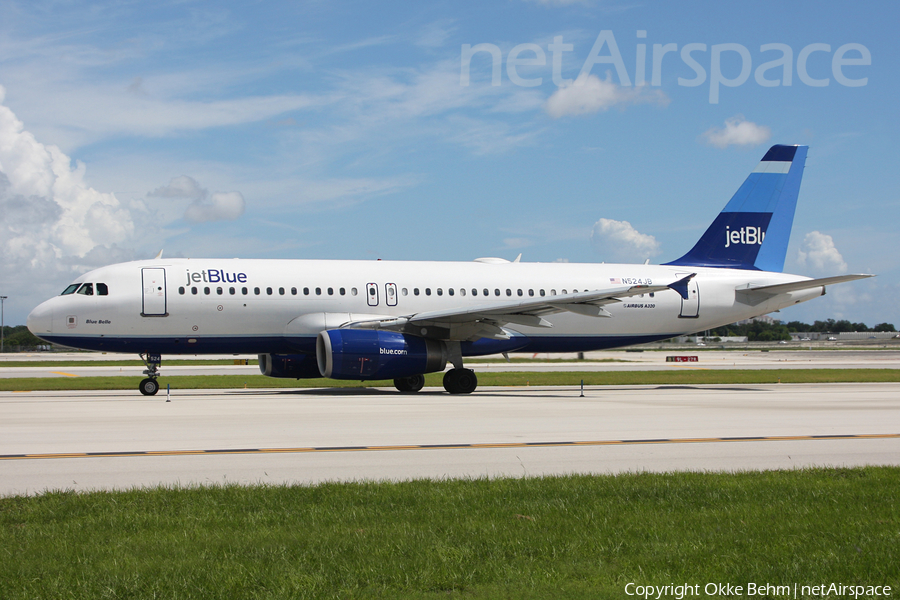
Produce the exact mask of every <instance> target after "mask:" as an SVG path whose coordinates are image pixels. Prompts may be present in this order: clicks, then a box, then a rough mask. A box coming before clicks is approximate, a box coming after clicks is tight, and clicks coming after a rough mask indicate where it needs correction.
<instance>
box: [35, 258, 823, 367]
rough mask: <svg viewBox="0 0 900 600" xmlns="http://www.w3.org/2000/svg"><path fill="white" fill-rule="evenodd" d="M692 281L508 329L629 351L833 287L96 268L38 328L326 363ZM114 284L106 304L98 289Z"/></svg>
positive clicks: (368, 271) (599, 267) (92, 342)
mask: <svg viewBox="0 0 900 600" xmlns="http://www.w3.org/2000/svg"><path fill="white" fill-rule="evenodd" d="M691 273H696V276H695V277H694V278H693V279H692V280H691V281H690V284H689V289H688V296H689V297H688V298H687V299H685V298H682V297H681V295H679V293H677V292H675V291H674V290H665V291H661V292H659V291H658V292H655V293H653V294H645V295H643V296H634V297H630V298H626V299H623V300H622V301H620V302H613V303H610V304H606V305H605V309H606V310H607V311H608V313H609V314H611V315H612V316H611V317H593V316H584V315H580V314H576V313H574V312H561V313H557V314H551V315H549V316H547V317H545V318H546V320H547V321H549V322H550V323H551V324H552V327H549V328H548V327H529V326H523V325H514V324H512V325H508V326H507V327H506V329H508V330H512V331H514V332H517V333H519V334H521V335H522V336H525V338H527V343H526V344H525V345H523V346H522V347H520V348H515V349H514V350H519V351H523V352H563V351H585V350H592V349H601V348H610V347H616V346H623V345H628V344H632V343H638V342H642V341H652V340H657V339H664V338H668V337H672V336H676V335H682V334H688V333H693V332H696V331H702V330H705V329H710V328H713V327H717V326H721V325H725V324H729V323H733V322H735V321H738V320H741V319H747V318H750V317H753V316H756V315H760V314H765V313H768V312H772V311H774V310H778V309H780V308H784V307H786V306H790V305H792V304H796V303H798V302H803V301H805V300H809V299H811V298H814V297H816V296H819V295H821V294H822V293H823V288H821V287H816V288H812V289H807V290H802V291H796V292H789V293H783V294H779V295H776V296H773V297H772V298H769V299H767V300H766V301H765V302H761V303H757V304H755V305H749V304H745V303H742V302H740V300H739V298H738V294H736V292H735V290H736V289H737V288H740V287H746V286H747V285H748V284H751V285H753V286H763V285H774V284H781V283H788V282H795V281H803V280H806V279H808V278H805V277H800V276H796V275H787V274H783V273H770V272H763V271H753V270H741V269H725V268H702V267H694V268H690V267H674V266H664V265H620V264H570V263H518V262H515V263H511V262H507V261H501V260H499V259H492V260H488V261H474V262H417V261H338V260H240V259H166V260H162V259H157V260H148V261H136V262H130V263H122V264H117V265H112V266H108V267H103V268H100V269H96V270H94V271H91V272H89V273H86V274H85V275H83V276H81V277H79V278H78V279H76V280H75V283H83V282H89V283H93V284H95V285H94V293H93V294H92V295H85V294H83V293H77V292H73V293H69V294H66V295H60V296H56V297H54V298H51V299H50V300H47V301H46V302H44V303H42V304H41V305H40V306H38V307H37V308H35V310H34V311H33V312H32V314H31V315H30V316H29V319H28V326H29V328H30V329H31V331H32V332H34V333H35V334H36V335H38V336H40V337H42V338H44V339H47V340H49V341H52V342H55V343H60V344H64V345H67V346H72V347H78V348H86V349H93V350H105V351H111V352H132V353H140V352H153V353H159V354H203V353H241V354H262V353H292V352H294V353H297V352H299V353H314V352H315V340H316V336H317V335H318V333H319V332H320V331H322V330H324V329H329V328H335V327H340V326H341V325H342V324H344V323H347V322H350V321H358V320H362V319H366V318H372V317H373V316H375V317H391V316H408V315H413V314H417V313H422V312H427V311H435V310H441V309H454V308H465V307H467V306H472V307H476V306H484V305H490V304H491V303H501V302H505V303H508V302H510V301H514V300H516V299H522V300H528V299H533V298H537V297H540V296H546V297H550V296H555V295H560V294H568V293H572V292H575V291H578V292H585V291H594V290H603V289H605V288H612V287H621V286H622V285H660V284H661V285H667V284H669V283H671V282H673V281H675V280H677V279H680V278H682V277H684V276H686V275H690V274H691ZM101 283H102V284H105V288H106V290H104V291H107V290H108V291H107V293H106V294H105V295H100V293H99V286H98V285H97V284H101Z"/></svg>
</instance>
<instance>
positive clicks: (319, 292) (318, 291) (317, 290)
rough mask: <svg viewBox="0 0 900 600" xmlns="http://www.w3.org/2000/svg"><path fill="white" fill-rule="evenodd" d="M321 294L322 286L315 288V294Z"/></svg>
mask: <svg viewBox="0 0 900 600" xmlns="http://www.w3.org/2000/svg"><path fill="white" fill-rule="evenodd" d="M373 293H374V292H373ZM321 295H322V288H316V296H321Z"/></svg>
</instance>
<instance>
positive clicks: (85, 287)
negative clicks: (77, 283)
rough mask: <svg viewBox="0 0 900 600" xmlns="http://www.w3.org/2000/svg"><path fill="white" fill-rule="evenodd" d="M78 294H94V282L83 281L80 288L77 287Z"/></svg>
mask: <svg viewBox="0 0 900 600" xmlns="http://www.w3.org/2000/svg"><path fill="white" fill-rule="evenodd" d="M77 293H79V294H84V295H85V296H93V295H94V284H93V283H83V284H82V285H81V287H80V288H78V292H77Z"/></svg>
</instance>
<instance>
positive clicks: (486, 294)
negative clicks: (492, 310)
mask: <svg viewBox="0 0 900 600" xmlns="http://www.w3.org/2000/svg"><path fill="white" fill-rule="evenodd" d="M481 291H482V292H484V295H485V296H490V294H488V289H487V288H484V289H483V290H481Z"/></svg>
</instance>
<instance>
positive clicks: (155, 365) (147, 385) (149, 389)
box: [138, 353, 162, 396]
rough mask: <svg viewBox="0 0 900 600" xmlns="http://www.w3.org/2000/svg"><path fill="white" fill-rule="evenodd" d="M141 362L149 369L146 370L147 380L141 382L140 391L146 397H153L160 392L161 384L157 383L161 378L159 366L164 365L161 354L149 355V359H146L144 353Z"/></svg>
mask: <svg viewBox="0 0 900 600" xmlns="http://www.w3.org/2000/svg"><path fill="white" fill-rule="evenodd" d="M141 360H142V361H144V364H145V365H147V368H146V369H145V370H144V375H146V376H147V378H146V379H143V380H141V382H140V383H139V384H138V389H139V390H140V391H141V393H142V394H143V395H145V396H153V395H154V394H156V392H158V391H159V382H158V381H156V378H157V377H159V365H161V364H162V357H161V356H160V355H159V354H148V355H147V358H144V354H143V353H142V354H141Z"/></svg>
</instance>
